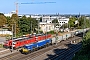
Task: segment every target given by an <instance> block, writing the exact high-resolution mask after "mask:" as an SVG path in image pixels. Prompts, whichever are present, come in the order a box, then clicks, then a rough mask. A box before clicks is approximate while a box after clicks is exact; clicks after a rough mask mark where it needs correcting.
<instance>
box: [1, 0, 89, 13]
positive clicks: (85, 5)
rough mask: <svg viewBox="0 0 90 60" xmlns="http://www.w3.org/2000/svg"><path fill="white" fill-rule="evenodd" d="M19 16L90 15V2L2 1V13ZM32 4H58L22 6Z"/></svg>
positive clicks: (49, 0)
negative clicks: (12, 12) (14, 13)
mask: <svg viewBox="0 0 90 60" xmlns="http://www.w3.org/2000/svg"><path fill="white" fill-rule="evenodd" d="M16 1H17V2H18V3H19V4H18V10H19V14H56V13H59V14H79V12H80V13H81V14H90V7H89V6H90V0H0V12H3V13H9V12H11V11H15V10H16V5H15V2H16ZM30 2H56V3H47V4H20V3H30Z"/></svg>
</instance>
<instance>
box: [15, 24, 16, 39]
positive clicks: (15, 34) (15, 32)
mask: <svg viewBox="0 0 90 60" xmlns="http://www.w3.org/2000/svg"><path fill="white" fill-rule="evenodd" d="M15 38H16V22H15Z"/></svg>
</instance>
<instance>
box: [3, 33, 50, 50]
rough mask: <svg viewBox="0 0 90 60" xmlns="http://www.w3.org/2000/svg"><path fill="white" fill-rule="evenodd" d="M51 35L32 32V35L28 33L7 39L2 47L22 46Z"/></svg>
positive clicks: (15, 47)
mask: <svg viewBox="0 0 90 60" xmlns="http://www.w3.org/2000/svg"><path fill="white" fill-rule="evenodd" d="M50 37H51V34H47V35H46V34H34V35H29V36H24V37H20V38H14V39H13V40H12V39H10V40H7V41H6V42H4V45H3V46H4V47H5V48H12V46H13V48H14V49H17V48H19V47H23V46H24V45H26V44H32V43H35V42H37V41H41V40H45V39H48V38H50ZM12 43H13V44H12Z"/></svg>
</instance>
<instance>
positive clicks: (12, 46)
mask: <svg viewBox="0 0 90 60" xmlns="http://www.w3.org/2000/svg"><path fill="white" fill-rule="evenodd" d="M12 52H13V24H12Z"/></svg>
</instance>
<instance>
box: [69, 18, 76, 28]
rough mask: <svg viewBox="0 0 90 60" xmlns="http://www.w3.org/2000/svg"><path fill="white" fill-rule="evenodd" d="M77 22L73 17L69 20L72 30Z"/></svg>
mask: <svg viewBox="0 0 90 60" xmlns="http://www.w3.org/2000/svg"><path fill="white" fill-rule="evenodd" d="M76 20H77V18H76V17H71V18H69V22H68V25H69V27H70V28H71V27H74V26H75V21H76Z"/></svg>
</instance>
